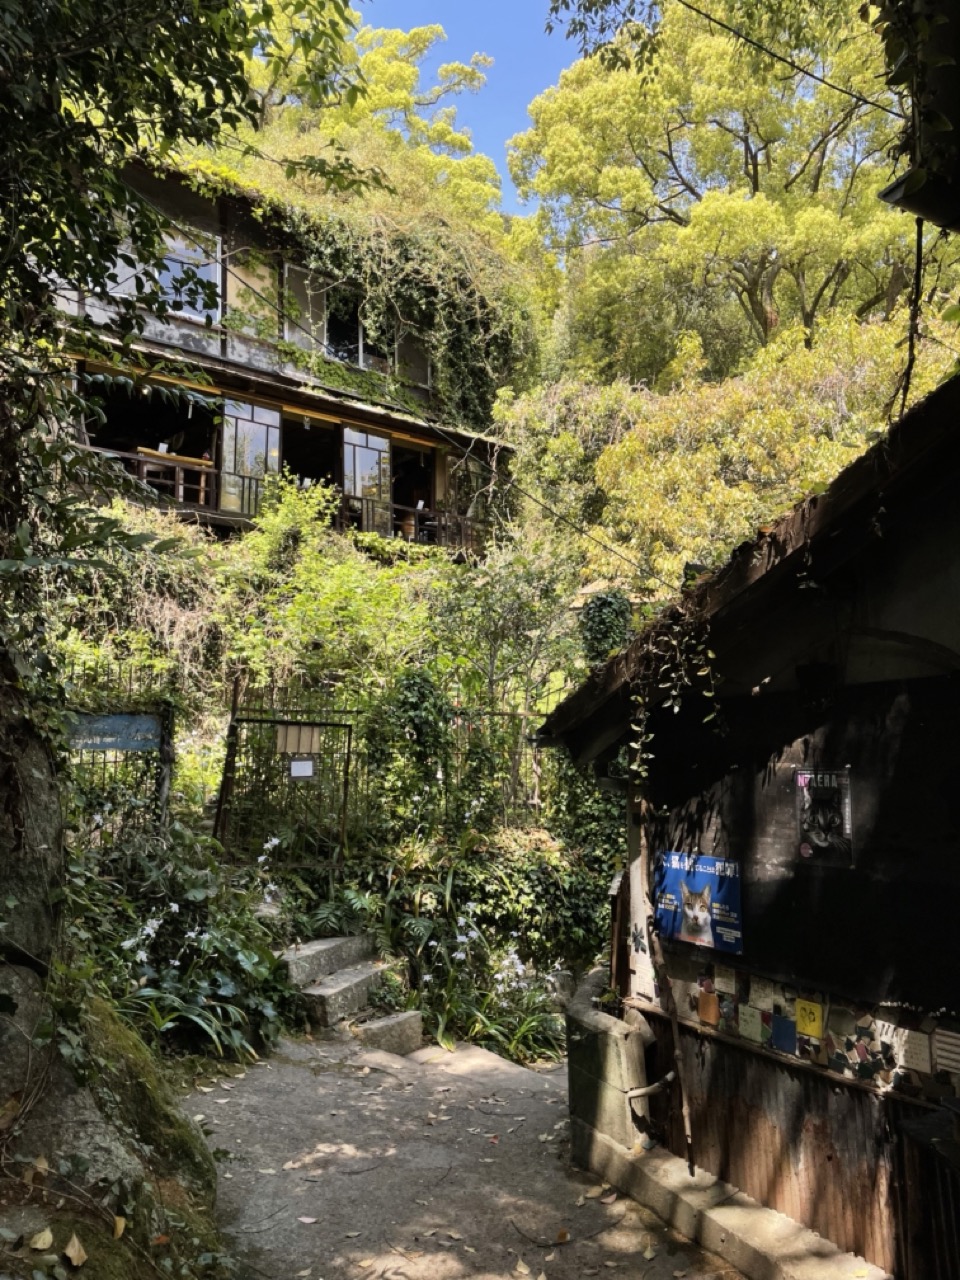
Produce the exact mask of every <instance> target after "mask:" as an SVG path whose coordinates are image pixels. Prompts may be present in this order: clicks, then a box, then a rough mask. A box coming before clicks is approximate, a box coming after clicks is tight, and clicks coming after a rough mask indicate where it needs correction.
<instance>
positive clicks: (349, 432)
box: [343, 427, 390, 502]
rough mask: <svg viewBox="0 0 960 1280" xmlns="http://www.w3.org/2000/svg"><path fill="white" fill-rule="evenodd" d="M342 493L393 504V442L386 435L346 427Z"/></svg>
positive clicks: (344, 433)
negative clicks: (391, 443)
mask: <svg viewBox="0 0 960 1280" xmlns="http://www.w3.org/2000/svg"><path fill="white" fill-rule="evenodd" d="M343 491H344V493H346V494H347V495H348V496H349V497H352V498H372V499H373V500H374V501H375V502H389V501H390V441H389V440H388V439H387V437H386V436H376V435H373V434H372V432H369V431H354V430H353V428H352V427H345V428H344V432H343Z"/></svg>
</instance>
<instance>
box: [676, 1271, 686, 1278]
mask: <svg viewBox="0 0 960 1280" xmlns="http://www.w3.org/2000/svg"><path fill="white" fill-rule="evenodd" d="M686 1274H687V1273H686V1272H685V1271H675V1272H674V1273H673V1280H683V1277H684V1276H685V1275H686Z"/></svg>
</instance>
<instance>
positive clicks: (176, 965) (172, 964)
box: [170, 960, 180, 969]
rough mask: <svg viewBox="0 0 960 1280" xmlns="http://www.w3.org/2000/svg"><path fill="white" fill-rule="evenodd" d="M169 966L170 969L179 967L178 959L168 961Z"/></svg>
mask: <svg viewBox="0 0 960 1280" xmlns="http://www.w3.org/2000/svg"><path fill="white" fill-rule="evenodd" d="M170 968H171V969H179V968H180V961H179V960H171V961H170Z"/></svg>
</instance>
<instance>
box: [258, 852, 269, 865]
mask: <svg viewBox="0 0 960 1280" xmlns="http://www.w3.org/2000/svg"><path fill="white" fill-rule="evenodd" d="M266 860H267V855H266V854H265V853H261V855H260V857H259V858H258V859H257V861H258V862H259V863H260V865H261V867H262V866H263V864H264V863H265V862H266Z"/></svg>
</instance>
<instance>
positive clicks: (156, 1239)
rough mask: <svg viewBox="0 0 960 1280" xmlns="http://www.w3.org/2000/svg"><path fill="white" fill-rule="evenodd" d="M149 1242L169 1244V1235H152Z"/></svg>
mask: <svg viewBox="0 0 960 1280" xmlns="http://www.w3.org/2000/svg"><path fill="white" fill-rule="evenodd" d="M150 1243H151V1244H156V1245H161V1244H169V1243H170V1237H169V1236H154V1237H153V1239H152V1240H151V1241H150Z"/></svg>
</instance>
